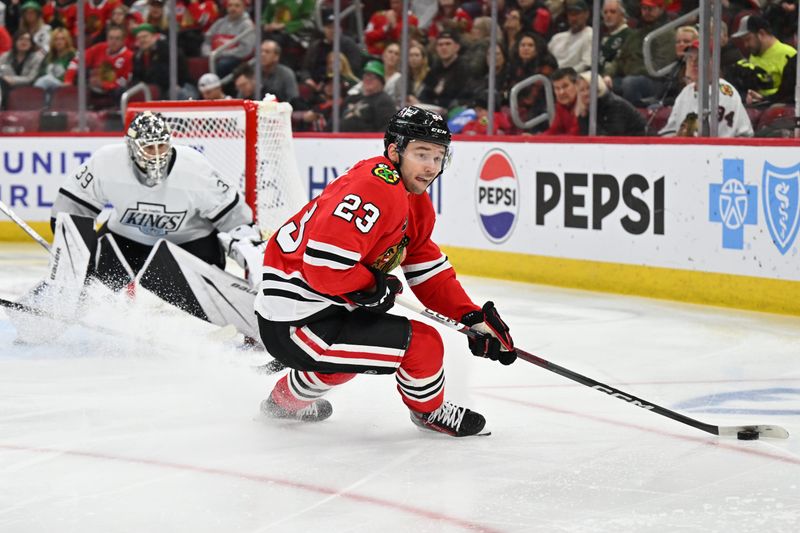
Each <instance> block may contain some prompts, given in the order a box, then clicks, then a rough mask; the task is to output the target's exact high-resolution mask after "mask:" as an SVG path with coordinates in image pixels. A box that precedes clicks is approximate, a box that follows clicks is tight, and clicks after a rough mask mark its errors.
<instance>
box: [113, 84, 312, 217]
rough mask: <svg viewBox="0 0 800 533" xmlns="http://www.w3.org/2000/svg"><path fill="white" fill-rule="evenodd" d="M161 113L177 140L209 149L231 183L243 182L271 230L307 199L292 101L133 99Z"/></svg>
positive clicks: (131, 110)
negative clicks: (295, 143) (295, 140)
mask: <svg viewBox="0 0 800 533" xmlns="http://www.w3.org/2000/svg"><path fill="white" fill-rule="evenodd" d="M142 111H154V112H158V113H161V114H162V115H163V116H164V118H165V119H166V121H167V123H168V124H169V126H170V129H171V131H172V142H173V143H174V144H176V145H185V146H191V147H192V148H194V149H196V150H197V151H199V152H201V153H202V154H204V155H205V156H206V157H207V158H208V160H209V162H210V163H211V164H212V165H213V166H214V168H215V169H216V170H217V171H218V172H219V173H220V174H221V175H222V176H223V177H224V178H225V179H226V180H227V181H228V182H229V183H232V184H235V183H238V184H239V188H240V190H241V191H243V192H244V195H245V200H246V201H247V203H248V205H250V207H251V208H252V209H253V214H254V216H255V219H256V222H257V223H258V226H259V227H260V228H261V229H262V230H263V231H265V232H267V233H271V232H274V231H275V230H277V229H278V227H279V226H280V225H281V224H283V223H284V222H285V221H286V220H288V219H289V217H291V216H292V215H294V214H295V213H296V212H297V211H298V210H299V209H300V208H301V207H302V206H303V205H305V203H306V202H307V201H308V193H307V192H306V190H305V187H304V185H303V183H302V182H301V180H300V173H299V172H298V167H297V160H296V158H295V154H294V148H293V143H292V127H291V116H292V106H291V105H289V104H288V103H286V102H276V101H261V102H256V101H251V100H199V101H195V100H186V101H155V102H134V103H131V104H130V105H129V106H128V108H127V111H126V113H125V125H126V128H127V125H128V124H130V122H131V120H132V119H133V117H134V116H136V114H137V113H140V112H142Z"/></svg>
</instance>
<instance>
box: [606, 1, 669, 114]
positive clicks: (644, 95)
mask: <svg viewBox="0 0 800 533" xmlns="http://www.w3.org/2000/svg"><path fill="white" fill-rule="evenodd" d="M640 9H641V14H642V22H641V23H640V24H639V25H638V26H637V27H636V28H634V29H633V30H631V32H630V34H629V35H628V38H627V39H625V42H624V43H622V48H620V51H619V55H618V56H617V61H616V64H615V65H614V69H613V70H612V71H611V73H610V74H609V78H606V80H605V81H606V84H608V85H610V86H612V87H613V89H614V91H615V92H616V93H617V94H621V95H622V96H623V97H624V98H625V99H626V100H627V101H629V102H630V103H632V104H633V105H635V106H637V107H644V106H646V105H647V104H648V102H647V101H645V99H652V98H653V97H658V96H660V95H661V94H662V93H663V91H664V87H665V85H666V82H665V80H664V79H663V78H654V77H652V76H650V75H649V74H648V72H647V69H646V68H645V66H644V54H643V52H642V50H643V43H644V38H645V37H646V36H647V34H649V33H650V32H651V31H653V30H655V29H657V28H660V27H661V26H663V25H664V24H666V22H667V15H666V13H665V12H664V0H641V4H640ZM674 40H675V34H674V32H672V31H668V32H665V33H662V34H661V35H659V36H658V37H656V38H655V39H653V43H652V47H651V51H652V54H653V63H654V64H655V66H656V68H663V67H665V66H667V65H669V64H671V63H673V62H674V61H675V43H674Z"/></svg>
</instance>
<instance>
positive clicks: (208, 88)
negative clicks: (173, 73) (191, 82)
mask: <svg viewBox="0 0 800 533" xmlns="http://www.w3.org/2000/svg"><path fill="white" fill-rule="evenodd" d="M197 89H198V90H199V91H200V96H202V97H203V100H224V99H228V98H230V96H228V95H226V94H225V93H224V92H222V81H220V79H219V76H217V75H216V74H214V73H212V72H207V73H205V74H203V75H202V76H200V79H199V80H198V81H197Z"/></svg>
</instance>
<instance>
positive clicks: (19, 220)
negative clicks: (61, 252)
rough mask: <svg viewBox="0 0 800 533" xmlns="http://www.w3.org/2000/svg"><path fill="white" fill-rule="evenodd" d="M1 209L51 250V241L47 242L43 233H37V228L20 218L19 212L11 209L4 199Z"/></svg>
mask: <svg viewBox="0 0 800 533" xmlns="http://www.w3.org/2000/svg"><path fill="white" fill-rule="evenodd" d="M0 211H2V212H3V213H5V214H6V216H7V217H8V218H10V219H11V220H12V221H14V223H15V224H16V225H17V226H19V227H20V228H22V230H23V231H24V232H25V233H27V234H28V235H30V236H31V238H32V239H33V240H34V241H36V242H38V243H39V244H41V245H42V247H43V248H44V249H45V250H47V251H48V252H50V243H49V242H47V241H46V240H44V238H43V237H42V236H41V235H39V234H38V233H36V230H34V229H33V228H32V227H30V226H29V225H28V224H27V222H25V221H24V220H22V219H21V218H19V216H18V215H17V214H16V213H15V212H14V211H12V210H11V208H10V207H8V206H7V205H6V204H5V202H3V201H2V200H0Z"/></svg>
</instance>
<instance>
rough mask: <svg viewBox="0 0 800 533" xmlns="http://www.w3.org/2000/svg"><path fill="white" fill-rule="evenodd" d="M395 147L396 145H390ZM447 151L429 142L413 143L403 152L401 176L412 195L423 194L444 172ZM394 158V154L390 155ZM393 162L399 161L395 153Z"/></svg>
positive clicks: (395, 152)
mask: <svg viewBox="0 0 800 533" xmlns="http://www.w3.org/2000/svg"><path fill="white" fill-rule="evenodd" d="M390 146H394V145H390ZM445 153H446V149H445V147H444V146H442V145H440V144H434V143H431V142H427V141H411V142H409V143H408V146H406V149H405V151H404V152H403V157H402V163H401V164H400V175H401V176H402V178H403V185H404V186H405V188H406V190H407V191H408V192H410V193H411V194H422V193H424V192H425V190H426V189H427V188H428V186H429V185H430V184H431V183H433V180H435V179H436V176H438V175H439V173H440V172H441V171H442V164H443V163H444V157H445ZM389 155H390V156H392V152H390V154H389ZM394 155H395V157H393V158H392V160H393V161H395V162H396V161H397V159H396V155H397V151H396V150H395V151H394Z"/></svg>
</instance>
